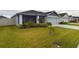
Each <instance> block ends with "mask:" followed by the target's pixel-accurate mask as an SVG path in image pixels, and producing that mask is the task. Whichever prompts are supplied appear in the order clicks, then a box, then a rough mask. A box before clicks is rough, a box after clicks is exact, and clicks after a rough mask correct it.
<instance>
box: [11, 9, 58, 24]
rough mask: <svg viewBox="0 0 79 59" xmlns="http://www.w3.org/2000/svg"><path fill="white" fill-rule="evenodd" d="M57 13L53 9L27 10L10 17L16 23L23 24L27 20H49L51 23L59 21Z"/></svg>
mask: <svg viewBox="0 0 79 59" xmlns="http://www.w3.org/2000/svg"><path fill="white" fill-rule="evenodd" d="M58 16H59V15H58V14H57V13H56V12H55V11H50V12H40V11H35V10H29V11H24V12H20V13H17V14H16V15H14V16H13V17H12V18H15V19H16V25H18V24H24V23H26V22H28V21H29V20H30V21H32V22H34V23H46V22H51V23H52V24H58V23H59V17H58Z"/></svg>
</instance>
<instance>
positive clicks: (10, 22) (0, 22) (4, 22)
mask: <svg viewBox="0 0 79 59" xmlns="http://www.w3.org/2000/svg"><path fill="white" fill-rule="evenodd" d="M6 25H15V20H14V19H9V18H7V17H5V16H0V26H6Z"/></svg>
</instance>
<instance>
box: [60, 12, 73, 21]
mask: <svg viewBox="0 0 79 59" xmlns="http://www.w3.org/2000/svg"><path fill="white" fill-rule="evenodd" d="M59 17H60V21H64V22H69V21H70V20H72V16H70V15H68V14H67V13H61V14H59Z"/></svg>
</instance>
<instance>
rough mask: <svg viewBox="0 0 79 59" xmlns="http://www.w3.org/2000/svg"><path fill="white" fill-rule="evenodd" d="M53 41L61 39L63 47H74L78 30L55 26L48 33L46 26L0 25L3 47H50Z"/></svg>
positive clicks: (0, 40)
mask: <svg viewBox="0 0 79 59" xmlns="http://www.w3.org/2000/svg"><path fill="white" fill-rule="evenodd" d="M54 41H61V43H60V44H61V47H64V48H68V47H69V48H73V47H76V46H77V44H78V41H79V31H77V30H70V29H64V28H58V27H55V28H54V33H53V34H52V35H49V32H48V28H27V29H19V28H17V27H15V26H6V27H5V26H4V27H0V47H3V48H5V47H6V48H8V47H9V48H25V47H26V48H52V47H53V46H54V45H53V42H54Z"/></svg>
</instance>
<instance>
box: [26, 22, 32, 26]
mask: <svg viewBox="0 0 79 59" xmlns="http://www.w3.org/2000/svg"><path fill="white" fill-rule="evenodd" d="M32 25H33V22H32V21H28V22H27V23H25V26H26V27H31V26H32Z"/></svg>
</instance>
